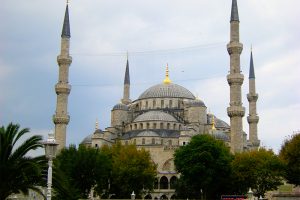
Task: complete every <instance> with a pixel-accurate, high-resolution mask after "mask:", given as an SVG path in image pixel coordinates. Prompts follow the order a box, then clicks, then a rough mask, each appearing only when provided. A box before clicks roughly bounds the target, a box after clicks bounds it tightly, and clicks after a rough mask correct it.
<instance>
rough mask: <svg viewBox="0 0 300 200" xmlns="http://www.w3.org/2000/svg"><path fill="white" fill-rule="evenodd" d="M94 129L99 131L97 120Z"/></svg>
mask: <svg viewBox="0 0 300 200" xmlns="http://www.w3.org/2000/svg"><path fill="white" fill-rule="evenodd" d="M95 129H96V130H98V129H99V122H98V118H97V119H96V125H95Z"/></svg>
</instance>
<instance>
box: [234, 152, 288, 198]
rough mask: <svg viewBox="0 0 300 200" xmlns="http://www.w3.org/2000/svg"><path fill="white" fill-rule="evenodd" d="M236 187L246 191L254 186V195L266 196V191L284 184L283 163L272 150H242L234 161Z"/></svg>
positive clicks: (238, 189)
mask: <svg viewBox="0 0 300 200" xmlns="http://www.w3.org/2000/svg"><path fill="white" fill-rule="evenodd" d="M232 169H233V181H234V189H235V190H236V191H238V192H240V193H246V192H247V190H248V189H249V188H252V190H253V192H254V195H255V196H257V197H259V196H262V197H264V194H265V192H266V191H270V190H275V189H277V187H278V186H279V185H281V184H282V172H283V163H282V162H281V160H280V159H279V158H278V156H277V155H275V154H274V152H273V151H272V150H266V149H264V148H260V149H259V150H257V151H249V152H242V153H238V154H236V155H235V158H234V160H233V161H232Z"/></svg>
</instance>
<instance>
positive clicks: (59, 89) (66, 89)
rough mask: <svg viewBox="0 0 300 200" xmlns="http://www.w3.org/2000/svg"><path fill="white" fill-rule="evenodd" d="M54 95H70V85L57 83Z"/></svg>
mask: <svg viewBox="0 0 300 200" xmlns="http://www.w3.org/2000/svg"><path fill="white" fill-rule="evenodd" d="M55 91H56V94H70V91H71V85H69V84H67V83H57V84H56V85H55Z"/></svg>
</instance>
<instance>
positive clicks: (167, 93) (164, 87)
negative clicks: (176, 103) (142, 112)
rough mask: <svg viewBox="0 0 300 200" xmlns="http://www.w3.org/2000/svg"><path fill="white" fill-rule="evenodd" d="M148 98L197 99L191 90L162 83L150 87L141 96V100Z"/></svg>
mask: <svg viewBox="0 0 300 200" xmlns="http://www.w3.org/2000/svg"><path fill="white" fill-rule="evenodd" d="M148 98H185V99H195V96H194V95H193V94H192V93H191V92H190V91H189V90H187V89H186V88H184V87H182V86H180V85H177V84H174V83H168V84H166V83H162V84H157V85H154V86H152V87H150V88H149V89H147V90H146V91H145V92H143V93H142V94H141V95H140V96H139V99H148Z"/></svg>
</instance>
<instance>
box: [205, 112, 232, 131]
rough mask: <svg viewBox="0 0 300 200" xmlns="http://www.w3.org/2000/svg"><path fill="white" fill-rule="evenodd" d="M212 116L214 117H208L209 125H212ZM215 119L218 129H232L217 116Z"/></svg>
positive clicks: (210, 115)
mask: <svg viewBox="0 0 300 200" xmlns="http://www.w3.org/2000/svg"><path fill="white" fill-rule="evenodd" d="M212 116H213V115H212V114H208V115H207V123H208V124H212ZM214 118H215V126H216V127H217V128H226V129H228V128H230V126H229V125H228V124H227V123H226V122H224V121H223V120H221V119H219V118H217V117H216V116H214Z"/></svg>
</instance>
